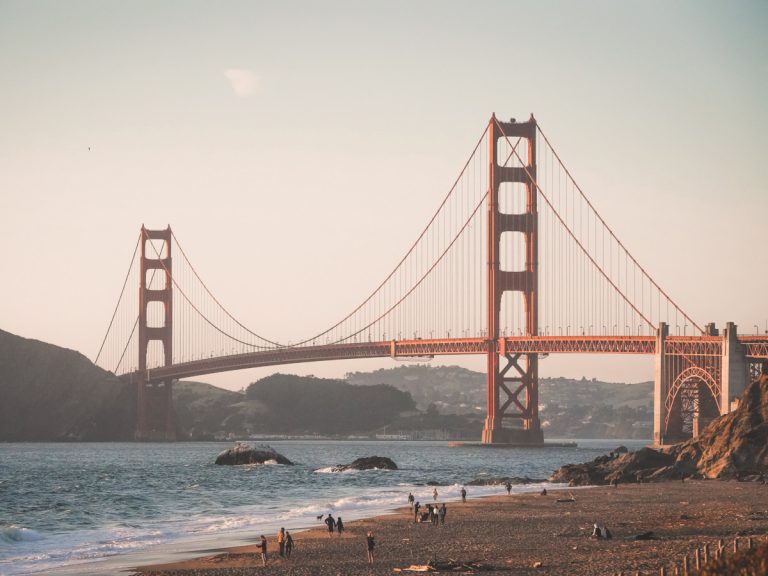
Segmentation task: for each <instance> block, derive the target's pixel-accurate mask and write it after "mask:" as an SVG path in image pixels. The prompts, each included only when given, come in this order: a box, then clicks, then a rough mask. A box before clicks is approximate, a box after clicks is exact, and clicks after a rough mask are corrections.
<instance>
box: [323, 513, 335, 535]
mask: <svg viewBox="0 0 768 576" xmlns="http://www.w3.org/2000/svg"><path fill="white" fill-rule="evenodd" d="M325 525H326V526H328V536H329V537H330V536H333V527H334V526H336V521H335V520H334V519H333V516H331V513H330V512H328V518H326V519H325Z"/></svg>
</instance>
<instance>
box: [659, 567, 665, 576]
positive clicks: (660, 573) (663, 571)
mask: <svg viewBox="0 0 768 576" xmlns="http://www.w3.org/2000/svg"><path fill="white" fill-rule="evenodd" d="M659 576H667V571H666V570H664V566H662V567H661V571H660V572H659Z"/></svg>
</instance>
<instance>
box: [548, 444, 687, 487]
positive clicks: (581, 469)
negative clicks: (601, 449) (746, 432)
mask: <svg viewBox="0 0 768 576" xmlns="http://www.w3.org/2000/svg"><path fill="white" fill-rule="evenodd" d="M674 463H675V459H674V457H673V456H671V455H670V454H666V453H664V452H661V451H659V450H653V449H652V448H642V449H640V450H638V451H637V452H629V453H627V454H623V455H618V456H617V455H614V456H613V457H611V456H598V457H597V458H595V459H594V460H593V461H592V462H586V463H584V464H568V465H566V466H563V467H562V468H560V469H559V470H557V471H555V473H554V474H553V475H552V476H551V477H550V479H549V480H550V482H563V483H568V484H569V485H570V486H587V485H599V484H610V483H612V482H622V483H623V482H643V481H645V480H650V479H652V477H653V479H655V480H659V479H662V478H661V477H660V476H659V477H654V474H657V473H659V472H660V471H662V470H666V469H668V468H669V467H670V466H673V465H674ZM669 473H672V471H671V470H670V471H669ZM689 474H690V471H689ZM662 476H664V477H667V476H669V474H668V473H667V472H664V473H662ZM679 478H680V476H679V472H678V479H679Z"/></svg>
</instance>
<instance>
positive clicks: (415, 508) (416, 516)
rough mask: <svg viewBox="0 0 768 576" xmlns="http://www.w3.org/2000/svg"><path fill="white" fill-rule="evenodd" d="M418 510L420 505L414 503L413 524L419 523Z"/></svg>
mask: <svg viewBox="0 0 768 576" xmlns="http://www.w3.org/2000/svg"><path fill="white" fill-rule="evenodd" d="M419 508H421V504H419V503H418V502H416V504H414V505H413V521H414V522H418V521H419Z"/></svg>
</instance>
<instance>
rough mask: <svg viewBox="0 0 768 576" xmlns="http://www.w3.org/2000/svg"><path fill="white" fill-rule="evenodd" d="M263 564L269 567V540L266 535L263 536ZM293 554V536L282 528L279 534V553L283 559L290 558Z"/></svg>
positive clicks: (261, 544)
mask: <svg viewBox="0 0 768 576" xmlns="http://www.w3.org/2000/svg"><path fill="white" fill-rule="evenodd" d="M259 548H261V564H262V566H266V565H267V539H266V537H265V536H264V534H262V535H261V543H260V544H259ZM291 552H293V536H291V533H290V532H288V531H287V530H286V529H285V528H280V530H279V531H278V533H277V553H278V554H279V555H280V557H281V558H290V557H291Z"/></svg>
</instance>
